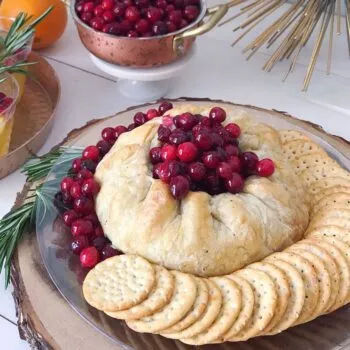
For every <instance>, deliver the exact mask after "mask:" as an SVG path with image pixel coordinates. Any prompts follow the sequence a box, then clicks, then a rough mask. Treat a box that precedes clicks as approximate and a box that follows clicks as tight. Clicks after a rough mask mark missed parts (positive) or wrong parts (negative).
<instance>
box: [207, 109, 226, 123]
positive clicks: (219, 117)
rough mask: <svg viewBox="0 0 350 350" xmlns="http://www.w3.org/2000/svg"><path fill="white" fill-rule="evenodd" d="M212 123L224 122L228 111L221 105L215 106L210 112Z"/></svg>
mask: <svg viewBox="0 0 350 350" xmlns="http://www.w3.org/2000/svg"><path fill="white" fill-rule="evenodd" d="M209 118H210V120H211V121H212V123H222V122H223V121H224V120H225V119H226V112H225V111H224V110H223V109H222V108H221V107H213V108H212V109H211V110H210V112H209Z"/></svg>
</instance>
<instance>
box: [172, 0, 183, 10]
mask: <svg viewBox="0 0 350 350" xmlns="http://www.w3.org/2000/svg"><path fill="white" fill-rule="evenodd" d="M174 5H175V7H176V8H177V9H183V8H184V7H185V1H184V0H174Z"/></svg>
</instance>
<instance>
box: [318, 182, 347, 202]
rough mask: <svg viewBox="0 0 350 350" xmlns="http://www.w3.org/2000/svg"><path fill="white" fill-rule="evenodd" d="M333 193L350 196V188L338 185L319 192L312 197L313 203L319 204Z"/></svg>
mask: <svg viewBox="0 0 350 350" xmlns="http://www.w3.org/2000/svg"><path fill="white" fill-rule="evenodd" d="M333 193H348V194H350V186H342V185H336V186H332V187H328V188H325V189H324V190H321V191H319V192H318V193H317V194H315V195H314V196H313V197H312V203H318V202H320V201H321V199H322V198H324V197H326V196H329V195H331V194H333Z"/></svg>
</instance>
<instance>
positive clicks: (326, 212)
mask: <svg viewBox="0 0 350 350" xmlns="http://www.w3.org/2000/svg"><path fill="white" fill-rule="evenodd" d="M329 218H333V220H337V219H345V220H348V221H350V209H345V208H343V207H342V206H338V205H335V206H332V207H331V208H328V207H326V208H324V209H321V210H319V211H318V212H317V214H315V215H314V216H313V218H312V220H311V222H310V224H309V226H308V229H310V228H311V227H314V226H317V223H318V222H322V221H323V220H325V219H329ZM332 225H336V226H338V225H337V224H336V223H335V222H333V224H332Z"/></svg>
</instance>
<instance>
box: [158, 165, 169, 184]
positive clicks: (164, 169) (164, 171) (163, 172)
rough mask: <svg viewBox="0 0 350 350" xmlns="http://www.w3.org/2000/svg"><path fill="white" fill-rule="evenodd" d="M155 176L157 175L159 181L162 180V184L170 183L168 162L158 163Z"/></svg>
mask: <svg viewBox="0 0 350 350" xmlns="http://www.w3.org/2000/svg"><path fill="white" fill-rule="evenodd" d="M157 165H158V164H157ZM157 175H158V177H159V179H160V180H162V181H163V182H165V183H169V182H170V177H171V173H170V169H169V163H168V162H164V163H160V165H159V167H158V169H157Z"/></svg>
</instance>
